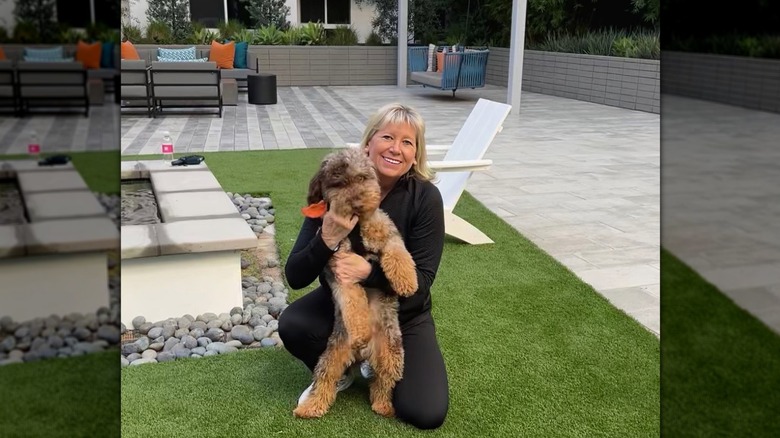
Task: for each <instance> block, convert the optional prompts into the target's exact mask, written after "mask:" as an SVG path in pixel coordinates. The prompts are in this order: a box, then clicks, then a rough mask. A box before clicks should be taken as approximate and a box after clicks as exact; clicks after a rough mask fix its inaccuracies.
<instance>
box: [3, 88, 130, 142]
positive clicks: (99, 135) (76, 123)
mask: <svg viewBox="0 0 780 438" xmlns="http://www.w3.org/2000/svg"><path fill="white" fill-rule="evenodd" d="M69 111H71V113H69V114H34V115H30V116H27V117H21V118H19V117H13V116H11V115H6V114H3V115H2V116H0V155H4V154H22V153H27V144H28V143H29V141H30V138H31V134H32V132H33V131H34V132H35V133H36V134H37V135H38V141H40V143H41V152H44V153H45V152H81V151H108V150H117V149H119V138H118V137H117V131H118V130H119V117H120V116H119V105H117V104H115V103H114V95H113V94H111V93H108V94H107V95H106V100H105V103H104V104H103V105H101V106H97V105H93V106H92V107H90V109H89V117H84V113H83V112H81V113H74V112H72V111H78V109H72V108H71V109H69Z"/></svg>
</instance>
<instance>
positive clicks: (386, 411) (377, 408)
mask: <svg viewBox="0 0 780 438" xmlns="http://www.w3.org/2000/svg"><path fill="white" fill-rule="evenodd" d="M371 410H372V411H374V412H376V413H377V414H379V415H381V416H383V417H388V418H391V417H395V409H393V404H392V403H390V402H387V401H382V402H380V401H375V402H374V403H372V404H371Z"/></svg>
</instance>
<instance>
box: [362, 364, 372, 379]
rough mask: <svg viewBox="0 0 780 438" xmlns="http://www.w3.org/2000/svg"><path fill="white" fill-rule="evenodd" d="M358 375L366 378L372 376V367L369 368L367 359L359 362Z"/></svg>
mask: <svg viewBox="0 0 780 438" xmlns="http://www.w3.org/2000/svg"><path fill="white" fill-rule="evenodd" d="M360 375H361V376H363V378H364V379H366V380H369V379H373V378H374V369H373V368H371V364H370V363H368V361H367V360H364V361H363V362H361V363H360Z"/></svg>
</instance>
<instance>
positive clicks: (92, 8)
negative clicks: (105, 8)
mask: <svg viewBox="0 0 780 438" xmlns="http://www.w3.org/2000/svg"><path fill="white" fill-rule="evenodd" d="M89 22H90V23H92V24H93V25H94V24H95V0H89Z"/></svg>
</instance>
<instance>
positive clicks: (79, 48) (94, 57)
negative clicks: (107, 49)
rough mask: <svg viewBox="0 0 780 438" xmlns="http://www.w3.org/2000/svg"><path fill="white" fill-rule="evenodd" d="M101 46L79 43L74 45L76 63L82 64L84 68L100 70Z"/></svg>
mask: <svg viewBox="0 0 780 438" xmlns="http://www.w3.org/2000/svg"><path fill="white" fill-rule="evenodd" d="M102 52H103V45H102V44H100V43H92V44H87V43H85V42H84V41H79V42H78V44H77V45H76V61H79V62H80V63H82V64H84V67H86V68H90V69H91V68H100V55H101V53H102Z"/></svg>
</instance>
